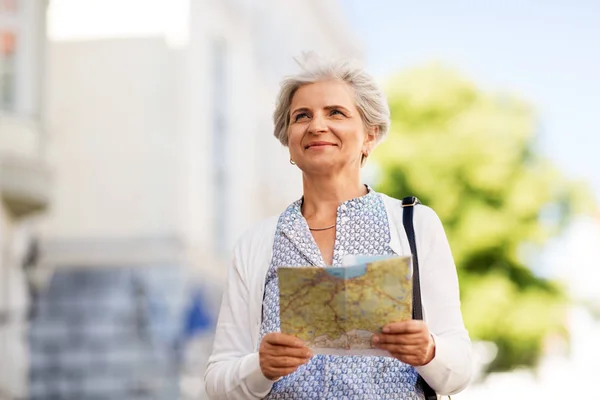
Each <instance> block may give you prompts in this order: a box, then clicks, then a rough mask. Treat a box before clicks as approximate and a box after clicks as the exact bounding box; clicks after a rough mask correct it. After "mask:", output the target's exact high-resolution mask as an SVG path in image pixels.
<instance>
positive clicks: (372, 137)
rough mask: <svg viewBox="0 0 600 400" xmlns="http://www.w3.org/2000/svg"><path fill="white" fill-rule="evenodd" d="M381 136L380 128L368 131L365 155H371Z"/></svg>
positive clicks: (364, 144)
mask: <svg viewBox="0 0 600 400" xmlns="http://www.w3.org/2000/svg"><path fill="white" fill-rule="evenodd" d="M378 134H379V127H378V126H376V127H374V128H372V129H370V130H368V131H367V134H366V135H365V140H364V142H363V153H365V152H366V153H367V154H368V153H370V152H371V151H372V150H373V149H374V148H375V145H376V144H377V136H378Z"/></svg>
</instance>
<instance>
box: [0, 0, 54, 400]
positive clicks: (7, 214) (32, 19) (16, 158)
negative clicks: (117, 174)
mask: <svg viewBox="0 0 600 400" xmlns="http://www.w3.org/2000/svg"><path fill="white" fill-rule="evenodd" d="M45 12H46V2H45V1H43V0H4V1H0V360H3V361H2V362H1V363H0V399H13V398H24V397H25V396H26V394H27V369H28V368H27V335H26V333H27V323H28V314H29V313H28V307H29V304H30V302H29V297H30V293H31V288H32V287H31V286H30V284H31V281H30V280H28V279H27V277H28V276H29V272H28V271H30V270H29V269H28V267H29V266H30V265H31V262H30V261H31V260H32V259H31V257H29V255H30V254H32V253H31V252H30V250H31V248H32V247H31V243H32V242H31V240H32V238H33V237H34V229H33V227H34V226H35V220H36V219H38V218H39V216H40V215H43V212H44V211H45V210H47V208H48V207H49V205H50V189H51V179H50V178H51V174H50V172H51V171H50V169H49V168H48V166H47V164H46V163H45V162H44V148H45V129H44V124H43V121H42V119H41V117H40V115H41V112H42V107H41V99H42V89H43V87H42V75H43V69H44V47H45Z"/></svg>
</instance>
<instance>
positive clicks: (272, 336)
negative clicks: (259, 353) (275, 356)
mask: <svg viewBox="0 0 600 400" xmlns="http://www.w3.org/2000/svg"><path fill="white" fill-rule="evenodd" d="M263 340H265V341H266V342H267V343H268V344H270V345H272V346H286V347H298V348H302V347H306V346H305V345H304V342H303V341H302V340H300V339H298V338H297V337H295V336H292V335H286V334H285V333H278V332H273V333H269V334H268V335H266V336H265V337H264V339H263Z"/></svg>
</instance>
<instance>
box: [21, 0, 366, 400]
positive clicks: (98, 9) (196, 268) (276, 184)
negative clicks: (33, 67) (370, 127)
mask: <svg viewBox="0 0 600 400" xmlns="http://www.w3.org/2000/svg"><path fill="white" fill-rule="evenodd" d="M33 1H35V0H33ZM48 17H49V18H48V33H49V39H50V40H49V43H48V47H47V54H46V58H47V64H48V65H47V69H46V71H45V80H44V84H45V87H46V91H45V96H44V99H43V100H44V101H43V104H44V109H43V117H44V118H43V119H44V121H45V124H46V126H45V128H46V129H45V130H46V131H47V138H48V140H47V143H46V147H45V158H46V160H47V161H48V163H49V164H50V165H52V168H53V171H54V176H55V179H54V182H53V186H52V188H51V189H52V192H51V198H52V208H51V209H49V211H48V213H47V214H46V216H45V217H44V218H43V219H42V221H41V224H40V225H39V226H40V229H39V237H40V243H41V253H40V254H41V260H40V262H39V263H38V269H39V268H41V269H42V270H45V271H53V277H52V279H50V280H48V282H47V284H46V287H45V289H44V290H43V291H42V292H41V293H40V295H39V299H38V301H37V305H38V306H37V307H36V316H35V318H34V319H33V321H32V324H31V330H30V333H29V337H30V343H31V387H30V397H31V398H32V399H48V398H61V399H71V398H73V399H75V398H76V399H80V398H89V397H90V396H92V395H93V396H95V397H94V398H106V399H114V398H120V399H134V398H136V399H137V398H165V399H167V398H168V399H172V398H175V397H174V396H176V395H175V393H176V392H177V390H178V388H177V382H176V379H177V377H176V376H175V374H176V373H177V365H178V362H180V360H181V357H182V356H184V355H185V354H182V353H181V349H182V346H183V345H184V344H185V342H184V339H185V334H186V332H187V333H188V334H189V333H190V332H191V333H194V332H195V333H197V331H198V329H194V327H193V326H192V327H189V326H188V327H187V328H188V329H187V331H186V330H185V329H184V328H185V325H186V324H185V311H186V309H187V307H188V301H189V298H187V297H185V296H184V294H186V293H188V291H189V292H191V291H193V292H194V293H195V294H199V296H195V297H194V298H195V299H201V300H198V301H204V303H205V304H204V305H203V307H204V308H205V309H206V310H205V312H204V314H207V315H205V316H204V317H203V320H204V322H203V323H200V325H201V329H200V330H203V331H204V335H201V336H202V337H203V338H205V339H206V340H205V341H204V342H203V343H202V345H201V346H200V349H204V350H201V351H200V352H199V353H198V352H197V353H196V359H195V362H196V363H197V365H202V364H203V363H204V361H205V359H206V356H207V354H206V352H207V348H208V343H209V341H210V329H211V328H210V326H209V325H207V324H206V321H209V320H211V318H214V315H211V314H214V312H215V311H216V309H217V305H218V302H219V301H220V292H221V287H222V283H223V279H224V276H225V274H226V270H227V265H228V261H229V254H230V251H231V248H232V246H233V243H234V242H235V240H236V239H237V237H238V236H239V235H240V234H241V233H242V232H243V231H244V230H245V229H247V228H248V227H249V226H250V225H252V224H253V223H255V222H256V221H258V220H259V219H261V218H264V217H265V216H268V215H273V214H278V213H280V212H281V211H282V210H283V209H284V208H285V206H287V204H289V203H290V202H291V201H292V200H294V199H295V198H297V197H298V196H299V195H300V191H301V181H300V175H299V172H298V171H297V169H296V168H294V167H292V166H291V165H290V164H289V157H288V154H287V150H286V149H284V148H282V147H281V145H280V144H279V142H278V141H277V140H276V139H275V138H273V136H272V124H271V113H272V110H273V107H274V100H275V95H276V92H277V89H278V82H279V80H280V79H281V77H282V76H283V75H285V74H287V73H290V72H292V71H294V70H295V64H294V61H293V59H292V57H293V56H297V55H299V54H300V53H301V52H302V51H307V50H314V51H317V52H319V53H321V54H323V55H326V56H338V55H352V56H357V55H358V56H359V55H360V51H359V48H358V46H357V43H356V42H355V40H354V38H353V36H352V34H351V31H350V29H349V27H348V26H347V25H346V23H345V20H344V15H343V13H342V12H341V10H340V9H339V5H338V3H337V1H334V0H329V1H322V0H293V1H286V2H280V1H275V0H264V1H251V0H226V1H217V0H155V1H138V0H118V1H117V0H104V1H99V0H94V1H86V2H81V1H80V0H52V1H51V2H50V4H49V8H48ZM189 289H191V290H189ZM194 306H195V309H196V311H198V304H195V305H194ZM196 314H198V312H197V313H196ZM200 315H202V312H200ZM201 319H202V318H201ZM188 325H189V324H188ZM192 325H193V324H192ZM184 331H186V332H184ZM192 375H193V376H194V377H197V378H201V375H202V371H201V370H194V371H193V372H192ZM185 385H186V388H187V389H186V392H188V393H191V392H194V391H197V392H198V393H197V396H199V398H202V394H201V393H202V392H203V390H202V382H201V379H200V380H198V379H188V380H187V381H186V384H185ZM197 398H198V397H197Z"/></svg>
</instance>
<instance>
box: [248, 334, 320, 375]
mask: <svg viewBox="0 0 600 400" xmlns="http://www.w3.org/2000/svg"><path fill="white" fill-rule="evenodd" d="M258 354H259V359H260V369H261V371H262V373H263V375H264V376H265V377H266V378H267V379H269V380H272V381H275V380H277V379H279V378H281V377H282V376H286V375H289V374H291V373H292V372H294V371H296V369H298V367H299V366H301V365H302V364H306V363H307V362H308V361H309V360H310V358H311V357H312V352H311V351H310V349H309V348H308V347H306V346H305V345H304V343H303V342H302V340H300V339H298V338H297V337H295V336H291V335H286V334H283V333H279V332H272V333H268V334H267V335H265V337H264V338H263V340H262V342H261V343H260V349H259V350H258Z"/></svg>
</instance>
